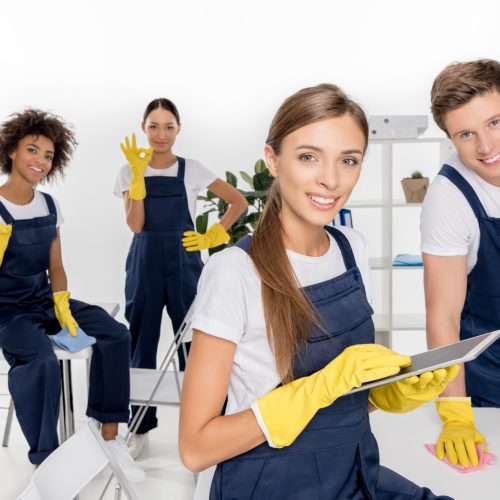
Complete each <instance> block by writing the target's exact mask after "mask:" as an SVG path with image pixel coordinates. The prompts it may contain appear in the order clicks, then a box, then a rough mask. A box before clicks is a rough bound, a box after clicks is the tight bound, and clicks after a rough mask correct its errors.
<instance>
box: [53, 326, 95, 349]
mask: <svg viewBox="0 0 500 500" xmlns="http://www.w3.org/2000/svg"><path fill="white" fill-rule="evenodd" d="M49 339H50V340H52V342H53V343H54V344H55V345H56V346H57V347H60V348H61V349H64V350H65V351H70V352H77V351H81V350H82V349H85V348H86V347H89V346H91V345H93V344H95V343H96V340H95V337H90V336H89V335H87V334H86V333H85V332H84V331H83V330H82V329H81V328H79V327H77V329H76V337H73V335H71V333H69V330H68V328H67V327H64V328H63V329H62V330H61V331H60V332H59V333H56V334H55V335H49Z"/></svg>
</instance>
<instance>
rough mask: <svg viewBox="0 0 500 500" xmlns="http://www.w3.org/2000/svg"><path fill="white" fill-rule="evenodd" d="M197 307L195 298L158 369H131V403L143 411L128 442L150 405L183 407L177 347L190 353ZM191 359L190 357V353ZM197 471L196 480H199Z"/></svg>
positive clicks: (117, 496)
mask: <svg viewBox="0 0 500 500" xmlns="http://www.w3.org/2000/svg"><path fill="white" fill-rule="evenodd" d="M193 310H194V300H193V303H192V304H191V307H190V308H189V310H188V312H187V313H186V316H185V318H184V320H183V322H182V324H181V326H180V327H179V329H178V330H177V332H176V333H175V334H174V340H173V341H172V343H171V344H170V346H169V348H168V349H167V353H166V354H165V356H164V358H163V361H162V362H161V364H160V367H159V368H157V369H156V370H153V369H149V368H131V369H130V404H132V405H136V406H140V408H139V410H138V411H137V412H136V414H135V415H134V418H133V419H132V422H131V423H130V426H129V430H128V432H127V434H126V436H125V439H126V440H127V441H128V440H130V437H131V436H132V434H133V433H135V432H136V431H137V429H138V428H139V425H140V424H141V422H142V420H143V419H144V417H145V415H146V411H147V409H148V408H149V407H150V406H162V405H165V406H179V405H180V402H181V389H182V381H183V378H184V373H183V372H179V371H178V369H177V364H176V362H175V355H176V353H177V349H179V348H180V347H182V349H184V354H185V355H186V348H185V345H184V337H185V336H186V334H187V332H188V331H189V328H190V325H191V317H192V315H193ZM186 358H187V356H186ZM170 365H172V366H173V368H174V369H173V371H169V370H168V368H169V366H170ZM196 477H197V476H196V474H195V481H196ZM111 479H112V478H111V477H110V478H109V480H108V482H107V483H106V486H105V487H104V490H103V492H102V493H101V496H100V497H99V500H102V499H103V498H104V495H105V493H106V491H107V489H108V487H109V485H110V483H111ZM115 498H118V499H119V498H120V492H119V488H118V490H117V492H115Z"/></svg>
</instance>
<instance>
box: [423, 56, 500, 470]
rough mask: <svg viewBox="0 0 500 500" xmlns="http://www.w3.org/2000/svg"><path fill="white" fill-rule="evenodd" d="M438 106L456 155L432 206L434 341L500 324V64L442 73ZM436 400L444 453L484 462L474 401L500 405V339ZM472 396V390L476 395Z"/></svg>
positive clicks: (428, 241) (435, 186) (426, 249)
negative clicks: (480, 457) (478, 447)
mask: <svg viewBox="0 0 500 500" xmlns="http://www.w3.org/2000/svg"><path fill="white" fill-rule="evenodd" d="M431 99H432V113H433V116H434V120H435V121H436V123H437V124H438V125H439V127H440V128H441V129H442V130H444V132H446V134H447V136H448V137H449V138H450V139H451V141H452V142H453V144H454V146H455V148H456V153H455V154H453V155H452V156H451V157H450V158H449V160H448V161H447V162H446V164H445V165H444V166H443V167H442V168H441V170H440V171H439V174H438V176H437V177H436V179H435V180H434V182H433V183H432V184H431V186H430V188H429V191H428V193H427V196H426V199H425V202H424V206H423V209H422V216H421V217H422V218H421V230H422V252H423V260H424V280H425V297H426V305H427V336H428V344H429V347H430V348H434V347H438V346H441V345H445V344H450V343H452V342H456V341H458V340H459V339H467V338H470V337H474V336H477V335H480V334H482V333H485V332H489V331H492V330H497V329H499V328H500V63H499V62H498V61H495V60H489V59H482V60H477V61H471V62H466V63H455V64H452V65H450V66H448V67H446V68H445V69H444V70H443V71H442V72H441V73H440V74H439V75H438V76H437V78H436V79H435V81H434V84H433V86H432V92H431ZM463 373H464V372H463V371H461V372H460V374H459V375H458V377H457V378H456V379H455V381H454V382H452V383H451V384H450V385H449V386H448V388H447V389H446V391H445V392H444V393H443V396H444V397H441V398H439V399H438V400H437V401H436V407H437V411H438V414H439V416H440V418H441V420H442V421H443V430H442V432H441V435H440V436H439V439H438V442H437V454H438V457H439V458H440V459H443V458H444V456H445V455H447V457H448V459H449V460H450V461H451V462H452V463H453V464H456V463H458V462H459V463H460V464H461V465H463V466H467V465H468V463H469V461H470V463H471V464H472V465H477V464H478V456H477V452H476V445H478V444H481V443H484V442H485V438H484V436H483V435H482V434H481V433H480V432H479V431H478V430H477V429H476V428H475V423H474V414H473V411H472V405H474V406H488V407H497V408H498V407H500V342H498V341H497V342H496V343H495V344H493V345H492V346H491V347H490V348H489V349H488V350H487V351H486V352H484V353H483V354H482V355H481V356H479V357H478V358H477V359H476V360H474V361H472V362H470V363H467V365H466V366H465V377H464V375H463ZM467 396H470V397H467Z"/></svg>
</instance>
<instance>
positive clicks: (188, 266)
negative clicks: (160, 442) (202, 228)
mask: <svg viewBox="0 0 500 500" xmlns="http://www.w3.org/2000/svg"><path fill="white" fill-rule="evenodd" d="M177 161H178V162H179V170H178V172H177V177H162V176H155V177H146V178H145V181H146V192H147V195H146V198H145V199H144V212H145V220H144V228H143V230H142V232H140V233H136V234H134V238H133V239H132V244H131V246H130V250H129V253H128V256H127V263H126V271H127V277H126V282H125V299H126V308H125V317H126V318H127V320H128V322H129V324H130V333H131V335H132V363H131V366H132V367H134V368H156V354H157V350H158V341H159V339H160V326H161V317H162V313H163V308H164V307H166V308H167V312H168V315H169V316H170V319H171V321H172V327H173V330H174V332H176V331H177V330H178V329H179V327H180V326H181V324H182V321H183V319H184V317H185V315H186V313H187V311H188V309H189V307H190V306H191V303H192V302H193V299H194V297H195V295H196V287H197V284H198V279H199V277H200V274H201V270H202V267H203V262H202V260H201V257H200V252H186V250H185V249H184V247H183V246H182V242H181V240H182V233H183V232H184V231H193V230H194V226H193V221H192V220H191V214H190V213H189V205H188V199H187V195H186V188H185V185H184V172H185V168H186V161H185V160H184V158H180V157H177ZM187 347H188V348H189V345H187ZM178 355H179V369H180V370H184V367H185V364H186V362H185V359H184V355H183V352H182V349H179V350H178ZM132 410H133V413H134V414H135V411H136V410H137V408H136V407H133V408H132ZM157 425H158V421H157V419H156V408H148V410H147V413H146V415H145V417H144V419H143V421H142V423H141V425H140V426H139V429H138V433H139V434H142V433H145V432H148V431H149V430H151V429H154V428H155V427H156V426H157Z"/></svg>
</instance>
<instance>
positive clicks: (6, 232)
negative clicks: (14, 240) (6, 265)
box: [0, 224, 12, 266]
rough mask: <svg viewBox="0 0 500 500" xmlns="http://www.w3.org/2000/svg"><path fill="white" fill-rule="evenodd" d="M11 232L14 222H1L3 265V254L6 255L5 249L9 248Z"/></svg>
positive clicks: (0, 253) (0, 263)
mask: <svg viewBox="0 0 500 500" xmlns="http://www.w3.org/2000/svg"><path fill="white" fill-rule="evenodd" d="M11 234H12V224H7V225H5V224H0V266H1V265H2V262H3V256H4V255H5V250H7V245H8V244H9V240H10V235H11Z"/></svg>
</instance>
